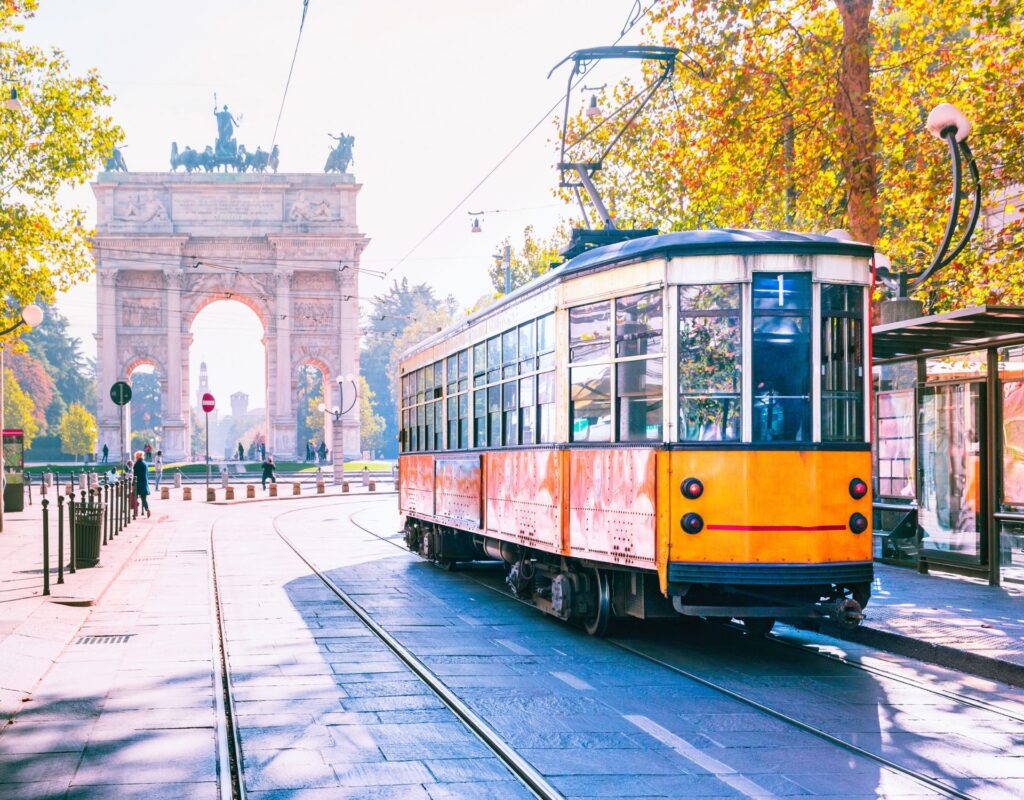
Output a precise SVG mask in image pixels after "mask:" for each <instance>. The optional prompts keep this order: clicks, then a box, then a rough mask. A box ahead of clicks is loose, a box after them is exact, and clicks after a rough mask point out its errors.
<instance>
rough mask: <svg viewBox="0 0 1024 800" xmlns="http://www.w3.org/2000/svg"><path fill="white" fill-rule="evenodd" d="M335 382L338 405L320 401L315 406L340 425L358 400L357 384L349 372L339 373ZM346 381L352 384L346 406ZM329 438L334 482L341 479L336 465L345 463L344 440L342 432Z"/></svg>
mask: <svg viewBox="0 0 1024 800" xmlns="http://www.w3.org/2000/svg"><path fill="white" fill-rule="evenodd" d="M337 383H338V405H336V406H327V405H326V404H324V403H320V404H319V405H318V406H317V410H318V411H320V413H322V414H331V415H332V416H333V417H334V421H335V422H336V423H338V425H339V426H340V425H341V418H342V417H343V416H345V415H346V414H347V413H348V412H349V411H351V410H352V409H353V407H354V406H355V404H356V402H357V401H358V400H359V385H358V384H357V383H356V378H355V376H354V375H353V374H352V373H351V372H349V373H346V374H345V375H339V376H338V380H337ZM346 383H351V384H352V402H350V403H349V404H348V405H347V406H346V405H345V384H346ZM339 438H340V439H341V442H342V448H341V449H342V452H341V454H340V455H339V453H338V439H339ZM331 440H332V441H331V445H332V447H331V461H332V462H334V480H335V482H338V481H339V480H341V476H340V475H339V471H338V466H339V464H340V465H344V463H345V453H344V449H345V447H344V441H345V440H344V434H342V436H341V437H337V436H333V435H332V436H331ZM342 469H344V467H342Z"/></svg>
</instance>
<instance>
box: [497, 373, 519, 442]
mask: <svg viewBox="0 0 1024 800" xmlns="http://www.w3.org/2000/svg"><path fill="white" fill-rule="evenodd" d="M518 388H519V381H509V382H508V383H503V384H502V385H501V414H502V428H503V429H504V430H503V438H502V444H505V445H516V444H519V392H518Z"/></svg>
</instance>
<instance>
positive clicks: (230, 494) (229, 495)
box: [224, 486, 235, 500]
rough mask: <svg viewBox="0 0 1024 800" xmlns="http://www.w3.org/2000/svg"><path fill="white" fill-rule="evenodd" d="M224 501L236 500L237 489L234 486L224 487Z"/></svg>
mask: <svg viewBox="0 0 1024 800" xmlns="http://www.w3.org/2000/svg"><path fill="white" fill-rule="evenodd" d="M224 499H225V500H234V499H235V487H234V486H225V487H224Z"/></svg>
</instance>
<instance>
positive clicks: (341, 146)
mask: <svg viewBox="0 0 1024 800" xmlns="http://www.w3.org/2000/svg"><path fill="white" fill-rule="evenodd" d="M327 135H328V136H329V137H330V138H332V139H334V141H336V142H337V143H338V146H337V147H334V148H332V149H331V152H330V154H329V155H328V156H327V163H326V164H324V172H341V173H345V172H348V165H349V164H351V163H352V148H353V146H354V145H355V143H356V137H355V136H351V135H349V136H346V135H345V134H344V133H342V134H341V135H340V136H334V135H332V134H330V133H329V134H327Z"/></svg>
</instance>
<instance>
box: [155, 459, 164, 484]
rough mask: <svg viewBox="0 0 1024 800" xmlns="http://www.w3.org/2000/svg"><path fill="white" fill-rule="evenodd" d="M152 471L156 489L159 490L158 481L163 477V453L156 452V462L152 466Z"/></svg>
mask: <svg viewBox="0 0 1024 800" xmlns="http://www.w3.org/2000/svg"><path fill="white" fill-rule="evenodd" d="M153 469H154V471H155V472H156V488H157V489H159V488H160V479H161V478H162V477H163V476H164V451H163V450H157V451H156V462H155V463H154V464H153Z"/></svg>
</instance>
